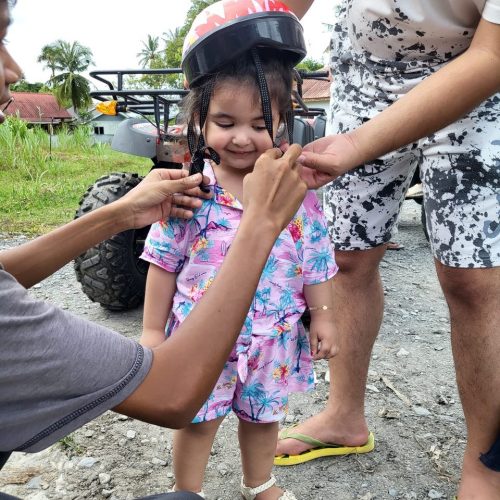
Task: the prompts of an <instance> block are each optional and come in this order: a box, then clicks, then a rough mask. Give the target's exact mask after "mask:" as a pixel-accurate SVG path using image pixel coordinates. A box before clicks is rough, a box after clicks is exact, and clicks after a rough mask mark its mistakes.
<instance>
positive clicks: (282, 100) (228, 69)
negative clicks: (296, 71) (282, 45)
mask: <svg viewBox="0 0 500 500" xmlns="http://www.w3.org/2000/svg"><path fill="white" fill-rule="evenodd" d="M259 57H260V60H261V64H262V69H263V72H264V75H265V77H266V82H267V87H268V89H269V96H270V97H271V102H272V104H273V107H276V108H277V110H278V113H279V119H280V122H285V115H286V113H287V111H289V110H290V109H291V105H292V104H291V92H292V80H293V68H292V65H291V64H290V63H289V62H288V61H287V60H286V58H284V57H283V53H282V52H279V51H277V50H272V49H269V48H266V49H265V50H264V49H263V50H259ZM213 79H214V82H213V83H212V82H211V80H212V79H206V78H205V79H204V80H203V81H202V82H200V84H199V85H196V86H195V87H194V88H192V89H190V92H189V94H188V95H187V96H186V97H185V98H184V100H183V104H182V113H183V115H185V117H186V121H188V122H189V121H190V120H191V119H192V118H193V117H194V116H196V115H198V114H199V113H200V110H201V106H202V96H203V91H204V88H205V87H206V86H208V85H212V84H213V92H214V93H215V92H217V89H218V88H219V87H220V85H222V84H224V83H226V82H230V81H236V82H237V83H238V85H249V86H251V87H253V88H254V89H255V98H256V102H257V103H258V102H259V101H260V93H259V86H258V83H257V71H256V68H255V63H254V61H253V59H252V56H251V54H250V53H248V54H247V55H246V56H245V57H242V58H240V59H239V60H237V61H234V62H232V63H230V64H227V65H226V66H224V67H223V68H221V69H220V70H219V71H218V72H217V73H216V74H215V75H213Z"/></svg>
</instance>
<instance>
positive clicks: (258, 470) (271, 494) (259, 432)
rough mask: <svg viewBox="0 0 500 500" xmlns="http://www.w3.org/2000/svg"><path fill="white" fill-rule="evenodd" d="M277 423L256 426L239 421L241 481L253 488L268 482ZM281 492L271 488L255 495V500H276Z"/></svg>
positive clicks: (274, 447) (255, 424) (276, 438)
mask: <svg viewBox="0 0 500 500" xmlns="http://www.w3.org/2000/svg"><path fill="white" fill-rule="evenodd" d="M278 426H279V424H278V422H273V423H269V424H258V423H252V422H247V421H245V420H241V419H240V421H239V426H238V438H239V441H240V448H241V463H242V466H243V481H244V483H245V485H246V486H249V487H251V488H255V487H256V486H260V485H261V484H264V483H265V482H266V481H268V480H269V478H270V477H271V470H272V468H273V460H274V450H275V449H276V442H277V440H278ZM282 494H283V490H281V489H280V488H278V487H277V486H273V487H271V488H269V489H268V490H266V491H263V492H262V493H259V494H258V495H257V497H256V498H257V500H276V499H277V498H279V497H280V496H281V495H282Z"/></svg>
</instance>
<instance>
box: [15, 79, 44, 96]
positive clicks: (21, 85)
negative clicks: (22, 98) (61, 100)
mask: <svg viewBox="0 0 500 500" xmlns="http://www.w3.org/2000/svg"><path fill="white" fill-rule="evenodd" d="M10 90H12V92H35V93H38V92H46V91H47V90H49V89H48V88H47V87H46V86H45V84H44V83H41V82H35V83H30V82H28V81H26V80H25V79H22V80H19V81H18V82H17V83H14V84H12V85H11V86H10Z"/></svg>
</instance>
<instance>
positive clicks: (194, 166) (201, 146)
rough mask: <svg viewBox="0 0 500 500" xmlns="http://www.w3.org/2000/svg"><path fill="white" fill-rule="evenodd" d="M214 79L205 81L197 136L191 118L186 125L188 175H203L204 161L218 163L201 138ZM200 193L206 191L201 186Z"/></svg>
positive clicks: (215, 155)
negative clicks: (188, 154)
mask: <svg viewBox="0 0 500 500" xmlns="http://www.w3.org/2000/svg"><path fill="white" fill-rule="evenodd" d="M214 84H215V79H214V78H213V77H212V78H210V79H209V80H208V81H206V83H205V85H204V87H203V90H202V94H201V109H200V115H199V123H198V126H199V135H198V136H197V135H196V132H195V127H194V119H193V118H191V119H190V120H189V123H188V131H187V140H188V146H189V152H190V153H191V164H190V165H189V175H194V174H198V173H200V174H203V169H204V167H205V160H206V159H208V160H212V161H214V162H215V163H217V165H218V164H219V163H220V156H219V155H218V153H217V151H215V149H213V148H211V147H210V146H207V145H206V143H205V137H204V136H203V126H204V125H205V121H206V119H207V115H208V107H209V106H210V97H211V95H212V92H213V89H214ZM201 189H202V191H207V189H206V188H203V186H201Z"/></svg>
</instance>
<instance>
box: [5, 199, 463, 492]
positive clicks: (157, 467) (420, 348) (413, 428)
mask: <svg viewBox="0 0 500 500" xmlns="http://www.w3.org/2000/svg"><path fill="white" fill-rule="evenodd" d="M419 219H420V217H419V210H418V207H417V205H416V204H415V203H414V202H405V208H404V212H403V217H402V220H401V225H400V232H399V235H398V237H397V241H399V242H401V243H402V244H404V245H405V248H404V250H401V251H390V252H387V255H386V257H385V259H384V261H383V263H382V273H383V281H384V288H385V295H386V297H385V298H386V313H385V317H384V322H383V326H382V330H381V333H380V335H379V337H378V340H377V343H376V346H375V349H374V353H373V358H372V363H371V366H370V375H369V382H368V387H367V398H366V401H367V405H366V412H367V415H368V420H369V425H370V427H371V430H372V431H373V432H374V434H375V438H376V450H375V451H374V452H373V453H370V454H367V455H363V456H351V457H344V458H334V459H321V460H317V461H316V462H310V463H308V464H303V465H300V466H296V467H292V468H276V470H275V473H276V475H277V477H278V480H279V482H280V484H283V485H286V487H287V488H288V489H291V490H292V491H294V493H295V495H296V496H297V498H298V499H302V500H313V499H314V500H321V499H324V500H332V499H337V500H350V499H362V500H370V499H426V498H445V499H450V498H453V494H454V493H455V489H456V483H457V480H458V474H459V470H460V458H461V455H462V452H463V448H464V436H465V427H464V422H463V417H462V413H461V408H460V403H459V401H458V395H457V390H456V386H455V381H454V371H453V364H452V358H451V350H450V344H449V335H448V330H449V322H448V314H447V309H446V307H445V303H444V300H443V298H442V295H441V292H440V290H439V287H438V284H437V279H436V275H435V271H434V267H433V263H432V258H431V255H430V252H429V248H428V245H427V243H426V241H425V239H424V236H423V234H422V228H421V226H420V222H419ZM16 241H17V240H12V239H10V240H5V239H4V240H1V239H0V246H2V245H4V246H10V245H12V244H14V243H16ZM33 294H34V295H36V296H37V297H40V298H44V299H47V300H49V301H52V302H54V303H57V304H59V305H60V306H62V307H64V308H66V309H68V310H70V311H72V312H74V313H75V314H78V315H83V316H84V317H86V318H88V319H91V320H93V321H97V322H99V323H102V324H104V325H106V326H108V327H111V328H114V329H116V330H119V331H120V332H122V333H124V334H125V335H127V336H129V337H132V338H136V339H137V338H138V336H139V333H140V328H141V311H140V310H136V311H131V312H126V313H119V314H117V313H111V312H109V311H106V310H104V309H102V308H100V307H99V306H97V305H95V304H93V303H91V302H90V301H89V300H88V299H87V298H86V297H85V296H84V295H83V294H82V292H81V291H80V288H79V285H78V283H77V282H76V280H75V278H74V275H73V270H72V267H71V266H66V267H65V268H64V269H63V270H62V271H61V272H59V273H58V274H57V275H55V276H54V277H52V278H50V279H48V280H46V281H44V282H43V283H42V284H41V285H40V286H39V287H37V288H35V289H34V290H33ZM353 362H355V360H353ZM326 368H327V365H326V363H325V362H319V363H318V364H317V366H316V371H317V376H318V384H317V387H316V390H315V391H314V392H312V393H310V394H307V395H297V396H295V397H293V399H292V400H291V413H290V415H289V416H288V417H287V422H286V423H287V424H290V423H292V422H296V421H299V420H301V419H304V418H305V417H307V416H309V415H312V414H314V413H316V412H317V411H319V410H320V409H321V408H322V406H323V404H324V402H325V400H326V397H327V394H328V385H327V382H325V379H324V376H325V372H326ZM235 429H236V418H235V417H234V416H231V417H229V418H228V419H227V420H226V422H224V424H223V425H222V428H221V431H220V432H219V434H218V436H217V439H216V443H215V446H214V449H213V452H212V456H211V459H210V464H209V467H208V470H207V475H206V482H205V491H206V492H207V494H208V497H209V498H210V499H216V498H218V499H221V500H230V499H236V498H239V492H238V485H239V481H240V467H239V458H238V446H237V440H236V432H235ZM171 438H172V433H171V432H170V431H168V430H164V429H160V428H158V427H154V426H150V425H146V424H143V423H141V422H137V421H135V420H132V419H127V418H126V417H122V416H119V415H116V414H113V413H111V412H108V413H107V414H105V415H103V416H102V417H100V418H99V419H97V420H95V421H94V422H92V423H90V424H88V425H87V426H85V427H84V428H82V429H80V430H78V431H77V432H75V433H73V434H72V435H71V436H70V437H69V438H66V439H65V440H64V441H63V442H62V443H59V444H57V445H54V446H52V447H51V448H49V449H48V450H46V451H45V452H43V453H40V454H36V455H23V454H17V455H16V456H14V457H13V458H12V459H11V460H10V461H9V463H8V464H7V465H6V467H5V468H4V470H3V471H2V472H1V473H0V489H1V491H5V492H6V493H10V494H14V495H18V496H20V497H22V498H26V499H32V500H33V499H36V500H44V499H84V498H85V499H102V498H110V499H113V500H122V499H131V498H134V497H137V496H141V495H146V494H150V493H156V492H160V491H166V490H167V489H168V488H169V487H170V486H171V485H172V483H173V474H172V467H171V447H170V443H171Z"/></svg>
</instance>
